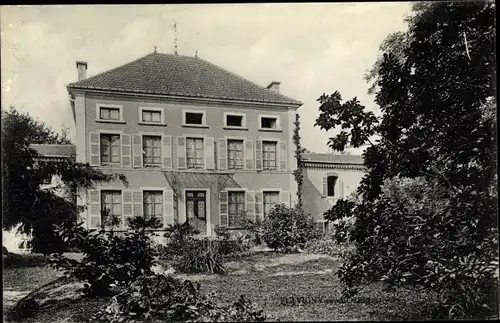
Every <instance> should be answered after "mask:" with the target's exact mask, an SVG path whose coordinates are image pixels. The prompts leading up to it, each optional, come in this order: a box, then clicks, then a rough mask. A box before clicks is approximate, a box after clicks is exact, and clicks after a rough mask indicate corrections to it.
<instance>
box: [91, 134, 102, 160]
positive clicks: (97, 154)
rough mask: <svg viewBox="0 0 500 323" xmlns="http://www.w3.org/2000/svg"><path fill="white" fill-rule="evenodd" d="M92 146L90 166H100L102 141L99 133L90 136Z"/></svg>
mask: <svg viewBox="0 0 500 323" xmlns="http://www.w3.org/2000/svg"><path fill="white" fill-rule="evenodd" d="M89 144H90V150H89V151H90V163H89V165H90V166H99V165H100V164H101V140H100V136H99V133H97V132H91V133H90V134H89Z"/></svg>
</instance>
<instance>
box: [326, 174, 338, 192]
mask: <svg viewBox="0 0 500 323" xmlns="http://www.w3.org/2000/svg"><path fill="white" fill-rule="evenodd" d="M326 185H327V196H335V186H336V185H337V176H335V175H329V176H328V177H327V178H326Z"/></svg>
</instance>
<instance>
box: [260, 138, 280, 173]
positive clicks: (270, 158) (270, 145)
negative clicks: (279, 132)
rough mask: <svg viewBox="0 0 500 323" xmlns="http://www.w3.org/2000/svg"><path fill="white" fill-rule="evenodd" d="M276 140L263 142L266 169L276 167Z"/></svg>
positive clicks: (263, 157)
mask: <svg viewBox="0 0 500 323" xmlns="http://www.w3.org/2000/svg"><path fill="white" fill-rule="evenodd" d="M276 146H277V144H276V142H274V141H263V142H262V160H263V166H264V170H273V169H276Z"/></svg>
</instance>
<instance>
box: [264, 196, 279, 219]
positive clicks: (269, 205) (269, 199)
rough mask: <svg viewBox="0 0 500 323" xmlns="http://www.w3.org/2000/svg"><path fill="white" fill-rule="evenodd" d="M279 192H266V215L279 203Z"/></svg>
mask: <svg viewBox="0 0 500 323" xmlns="http://www.w3.org/2000/svg"><path fill="white" fill-rule="evenodd" d="M279 199H280V193H279V192H264V217H267V216H268V215H269V212H271V210H272V209H273V207H274V206H275V205H276V204H278V203H279Z"/></svg>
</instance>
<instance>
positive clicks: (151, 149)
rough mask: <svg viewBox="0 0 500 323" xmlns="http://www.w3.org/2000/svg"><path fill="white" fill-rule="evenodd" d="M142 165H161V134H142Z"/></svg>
mask: <svg viewBox="0 0 500 323" xmlns="http://www.w3.org/2000/svg"><path fill="white" fill-rule="evenodd" d="M142 145H143V151H144V156H143V158H144V159H143V161H144V167H161V165H162V163H161V136H142Z"/></svg>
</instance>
